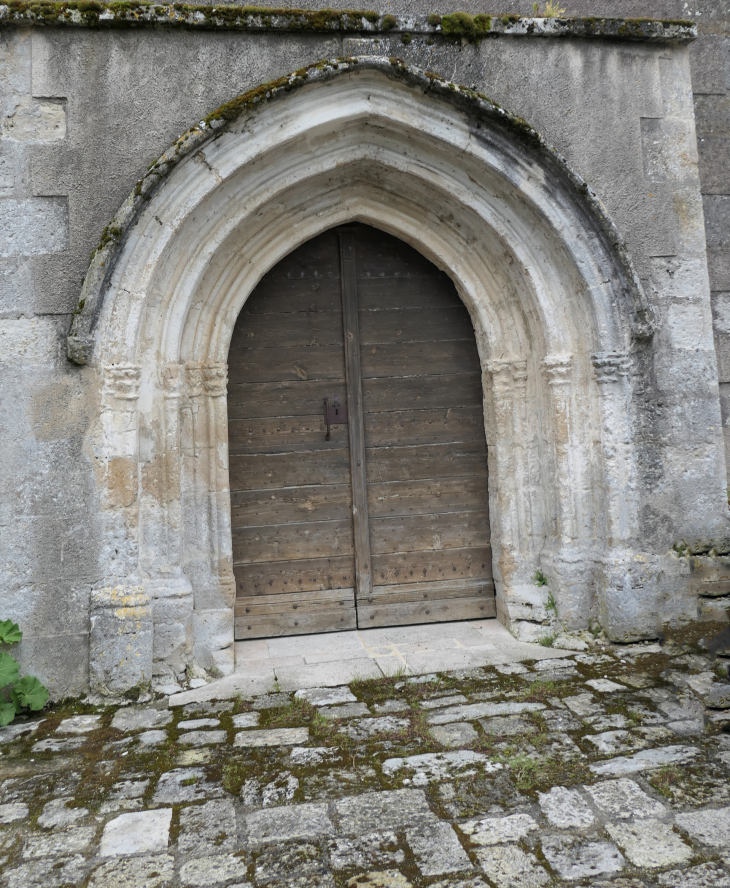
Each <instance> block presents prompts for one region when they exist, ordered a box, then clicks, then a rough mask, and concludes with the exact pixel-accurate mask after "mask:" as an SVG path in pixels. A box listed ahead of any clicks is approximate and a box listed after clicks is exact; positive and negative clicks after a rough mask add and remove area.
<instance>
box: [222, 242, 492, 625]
mask: <svg viewBox="0 0 730 888" xmlns="http://www.w3.org/2000/svg"><path fill="white" fill-rule="evenodd" d="M228 419H229V442H230V444H229V446H230V478H231V518H232V530H233V562H234V564H233V570H234V574H235V577H236V590H237V597H236V606H235V627H236V638H237V639H246V638H258V637H267V636H273V635H293V634H300V633H307V632H324V631H336V630H343V629H352V628H355V627H360V628H369V627H374V626H387V625H397V624H405V623H425V622H433V621H442V620H455V619H459V620H461V619H469V618H477V617H490V616H494V615H495V604H494V583H493V580H492V558H491V548H490V542H489V540H490V537H489V514H488V495H487V446H486V440H485V435H484V419H483V408H482V386H481V371H480V364H479V357H478V354H477V347H476V341H475V338H474V331H473V328H472V324H471V321H470V318H469V315H468V312H467V311H466V309H465V307H464V305H463V304H462V302H461V300H460V299H459V297H458V295H457V293H456V290H455V288H454V285H453V283H452V282H451V280H450V279H449V277H448V276H447V275H445V274H444V273H443V272H441V271H439V270H438V269H437V268H436V267H435V266H434V265H433V264H432V263H430V262H428V261H427V260H426V259H425V258H424V257H423V256H421V255H420V253H418V252H416V251H415V250H413V249H412V248H411V247H409V246H407V245H406V244H404V243H403V242H402V241H400V240H398V239H397V238H394V237H391V236H390V235H387V234H385V233H383V232H382V231H379V230H376V229H374V228H370V227H368V226H365V225H348V226H343V227H341V228H336V229H332V230H330V231H327V232H325V233H324V234H322V235H320V236H318V237H316V238H315V239H313V240H311V241H309V242H308V243H306V244H304V246H302V247H300V248H299V249H297V250H295V251H294V252H293V253H291V254H290V255H289V256H287V257H286V258H285V259H283V260H282V261H281V262H280V263H279V264H278V265H277V266H276V267H275V268H273V269H272V270H271V271H270V272H269V273H268V274H267V275H266V276H265V277H264V278H263V279H262V280H261V282H260V283H259V285H258V286H257V287H256V289H255V291H254V292H253V294H252V295H251V297H250V298H249V300H248V301H247V302H246V304H245V306H244V308H243V310H242V312H241V314H240V316H239V318H238V320H237V322H236V326H235V329H234V333H233V338H232V341H231V349H230V354H229V390H228ZM328 420H329V422H328Z"/></svg>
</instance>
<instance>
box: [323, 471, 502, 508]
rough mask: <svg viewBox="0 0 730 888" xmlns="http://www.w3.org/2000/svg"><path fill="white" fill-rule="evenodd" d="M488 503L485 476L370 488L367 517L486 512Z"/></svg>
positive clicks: (380, 485) (372, 485)
mask: <svg viewBox="0 0 730 888" xmlns="http://www.w3.org/2000/svg"><path fill="white" fill-rule="evenodd" d="M488 503H489V490H488V482H487V476H486V474H484V475H477V476H476V477H474V478H444V479H439V480H436V481H434V480H424V481H391V482H389V483H384V484H382V483H379V484H368V513H369V515H370V517H371V518H384V517H395V516H397V515H424V514H428V513H431V512H463V511H474V510H484V509H486V508H487V507H488ZM333 517H334V516H333Z"/></svg>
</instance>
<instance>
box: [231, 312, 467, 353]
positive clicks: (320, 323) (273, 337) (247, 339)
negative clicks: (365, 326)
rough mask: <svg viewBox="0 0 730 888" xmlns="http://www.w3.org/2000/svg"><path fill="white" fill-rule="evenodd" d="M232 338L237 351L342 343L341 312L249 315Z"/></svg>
mask: <svg viewBox="0 0 730 888" xmlns="http://www.w3.org/2000/svg"><path fill="white" fill-rule="evenodd" d="M234 338H235V348H236V349H237V350H241V349H246V348H263V347H270V348H271V347H276V346H278V345H284V346H287V347H289V348H291V347H292V346H302V345H312V346H313V345H341V344H342V311H341V310H338V311H318V312H311V311H300V312H293V313H284V314H281V313H280V314H257V315H255V316H254V315H249V316H247V317H246V318H244V319H243V320H242V322H241V325H240V326H238V327H237V328H236V331H235V337H234ZM452 338H453V337H452Z"/></svg>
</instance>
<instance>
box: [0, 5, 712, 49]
mask: <svg viewBox="0 0 730 888" xmlns="http://www.w3.org/2000/svg"><path fill="white" fill-rule="evenodd" d="M3 25H5V26H7V25H23V26H28V25H30V26H33V27H38V26H40V27H76V28H94V29H120V28H139V27H154V28H160V27H167V28H191V29H199V30H214V31H215V30H223V31H226V30H233V31H254V32H255V31H281V32H301V31H308V32H315V33H332V32H345V33H359V34H362V33H365V34H388V33H393V34H400V35H402V36H403V37H406V35H408V37H407V38H406V39H405V40H404V42H409V39H410V36H412V35H414V34H415V35H425V36H428V37H431V38H433V37H440V38H443V39H447V40H453V41H457V42H460V43H461V42H467V43H469V42H476V41H480V40H483V39H485V38H494V37H577V38H581V39H586V38H589V39H590V38H594V39H604V40H630V41H642V42H649V43H669V42H675V43H676V42H680V43H681V42H686V41H689V40H694V39H695V38H696V36H697V28H696V26H695V25H694V23H693V22H690V21H684V20H681V19H677V20H654V19H643V18H635V19H622V18H595V17H594V18H539V17H526V16H518V15H487V14H481V15H476V16H472V15H469V14H468V13H462V12H455V13H451V14H448V15H436V14H433V15H430V16H396V15H392V14H382V13H379V12H374V11H372V10H335V9H321V10H305V9H275V8H271V9H269V8H265V7H258V6H237V5H230V6H228V5H226V6H209V5H203V4H201V5H197V4H195V5H193V4H186V3H167V4H154V3H137V2H125V0H120V2H112V3H101V2H99V0H68V2H27V0H15V2H10V3H6V4H0V26H3Z"/></svg>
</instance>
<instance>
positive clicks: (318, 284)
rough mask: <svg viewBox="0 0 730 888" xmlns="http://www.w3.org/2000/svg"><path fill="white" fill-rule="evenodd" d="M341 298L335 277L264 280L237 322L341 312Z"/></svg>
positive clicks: (244, 307)
mask: <svg viewBox="0 0 730 888" xmlns="http://www.w3.org/2000/svg"><path fill="white" fill-rule="evenodd" d="M341 308H342V297H341V293H340V281H339V278H337V277H331V278H317V279H315V280H312V279H311V278H309V279H306V280H302V279H301V278H295V279H285V280H277V279H275V278H269V277H265V278H263V279H262V281H261V283H259V285H258V286H257V287H256V290H255V291H254V293H252V294H251V296H250V297H249V299H248V300H247V302H246V304H245V305H244V306H243V308H242V309H241V313H240V314H239V316H238V320H237V321H236V327H238V325H239V323H246V318H249V317H253V316H256V315H261V314H282V313H289V312H293V311H296V312H299V311H340V310H341ZM233 335H234V338H235V335H236V334H235V332H234V334H233Z"/></svg>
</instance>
